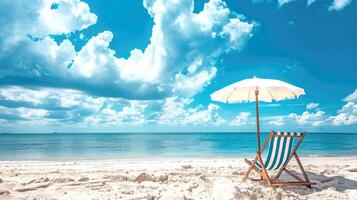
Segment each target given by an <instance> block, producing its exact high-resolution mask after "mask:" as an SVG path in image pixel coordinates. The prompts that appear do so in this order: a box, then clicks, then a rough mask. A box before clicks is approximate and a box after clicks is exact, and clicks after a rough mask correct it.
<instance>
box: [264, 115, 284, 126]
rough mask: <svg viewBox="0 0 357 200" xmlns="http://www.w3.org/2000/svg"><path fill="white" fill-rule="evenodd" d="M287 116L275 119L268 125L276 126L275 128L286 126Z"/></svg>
mask: <svg viewBox="0 0 357 200" xmlns="http://www.w3.org/2000/svg"><path fill="white" fill-rule="evenodd" d="M285 121H286V120H285V116H277V117H274V119H273V120H271V121H269V122H268V124H269V125H275V126H284V125H285V123H286V122H285Z"/></svg>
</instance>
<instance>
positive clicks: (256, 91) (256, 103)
mask: <svg viewBox="0 0 357 200" xmlns="http://www.w3.org/2000/svg"><path fill="white" fill-rule="evenodd" d="M258 95H259V90H255V113H256V119H257V136H258V152H259V153H260V128H259V108H258Z"/></svg>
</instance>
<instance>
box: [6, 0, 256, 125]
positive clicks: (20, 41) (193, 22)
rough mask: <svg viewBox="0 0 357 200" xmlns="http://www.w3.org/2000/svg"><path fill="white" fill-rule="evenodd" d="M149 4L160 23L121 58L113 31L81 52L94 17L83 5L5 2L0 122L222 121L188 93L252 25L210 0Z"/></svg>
mask: <svg viewBox="0 0 357 200" xmlns="http://www.w3.org/2000/svg"><path fill="white" fill-rule="evenodd" d="M143 6H144V7H145V8H146V9H147V12H148V13H149V14H150V16H151V18H152V19H153V21H154V25H153V27H152V31H151V38H150V42H149V44H148V46H147V47H146V48H144V49H143V50H140V49H133V50H132V51H131V52H130V55H129V57H128V58H119V57H117V56H115V51H114V50H113V49H112V48H111V47H110V44H111V41H112V39H113V38H114V37H115V35H113V33H112V32H111V31H109V30H101V32H99V33H97V34H96V35H92V36H90V35H86V38H88V41H86V43H85V44H84V45H83V46H81V47H77V48H75V45H74V43H73V41H72V39H73V38H72V36H73V35H79V39H83V38H84V35H83V33H82V31H83V30H84V29H86V28H88V27H90V26H92V25H93V24H95V23H96V22H97V20H98V18H97V16H96V15H95V14H94V13H92V12H91V9H90V7H89V5H88V4H87V3H85V2H83V1H80V0H35V1H33V2H31V4H29V3H27V2H25V1H21V0H17V1H9V0H4V1H1V2H0V12H1V13H2V18H1V20H0V27H1V28H0V29H1V31H0V52H1V53H0V87H1V90H0V106H1V110H2V111H3V112H2V114H1V115H0V120H1V125H4V124H9V123H15V122H16V121H18V120H22V121H23V122H26V123H27V122H31V121H34V120H35V121H36V120H38V121H43V122H45V123H61V122H66V123H74V124H76V123H80V124H83V125H88V124H110V125H112V124H116V125H121V124H129V123H137V124H149V123H159V124H174V125H188V124H196V125H199V124H204V123H212V124H222V123H224V120H223V119H222V118H221V117H220V116H219V114H218V111H219V107H218V106H217V105H215V104H209V105H207V106H203V105H198V106H192V105H191V104H192V101H193V97H192V96H194V95H196V94H197V93H199V92H201V91H202V90H203V88H204V87H205V86H207V85H208V84H210V82H211V80H212V79H213V78H214V77H215V76H216V74H217V73H218V72H219V67H220V65H222V63H220V60H221V59H220V57H221V56H222V55H223V54H226V53H229V52H231V51H239V50H241V49H242V48H243V47H244V45H245V43H246V42H247V40H248V39H249V38H250V37H252V31H253V28H254V26H255V25H254V22H247V21H246V19H244V18H243V17H242V16H241V15H238V14H236V13H234V12H232V11H230V10H229V8H228V7H227V5H226V3H225V2H224V1H223V0H210V1H208V2H207V3H205V4H204V7H203V9H202V10H201V11H199V12H193V10H194V1H193V0H177V1H165V0H144V3H143ZM175 109H176V110H175ZM5 111H6V112H5ZM174 116H175V117H176V118H175V120H173V119H174V118H173V117H174Z"/></svg>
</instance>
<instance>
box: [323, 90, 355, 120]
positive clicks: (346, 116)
mask: <svg viewBox="0 0 357 200" xmlns="http://www.w3.org/2000/svg"><path fill="white" fill-rule="evenodd" d="M343 101H347V103H346V104H345V105H344V106H343V107H342V108H341V109H340V110H338V111H337V113H338V114H337V115H335V116H331V117H330V118H329V121H331V123H332V124H333V125H335V126H341V125H353V124H356V123H357V89H356V90H355V91H354V92H353V93H351V94H350V95H348V96H347V97H345V98H344V99H343Z"/></svg>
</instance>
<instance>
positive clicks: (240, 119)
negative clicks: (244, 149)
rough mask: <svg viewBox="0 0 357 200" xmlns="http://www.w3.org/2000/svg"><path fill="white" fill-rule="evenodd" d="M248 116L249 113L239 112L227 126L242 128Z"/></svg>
mask: <svg viewBox="0 0 357 200" xmlns="http://www.w3.org/2000/svg"><path fill="white" fill-rule="evenodd" d="M249 116H250V113H249V112H241V113H239V115H237V116H236V117H235V118H234V119H233V121H231V123H230V124H229V125H231V126H243V125H246V124H247V121H248V118H249Z"/></svg>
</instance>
